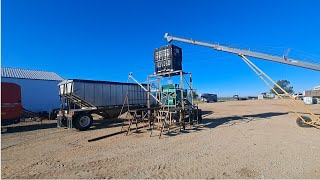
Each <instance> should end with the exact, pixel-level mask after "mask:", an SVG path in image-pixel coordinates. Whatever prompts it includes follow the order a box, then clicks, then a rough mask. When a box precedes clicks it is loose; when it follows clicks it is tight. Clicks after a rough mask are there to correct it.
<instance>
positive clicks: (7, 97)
mask: <svg viewBox="0 0 320 180" xmlns="http://www.w3.org/2000/svg"><path fill="white" fill-rule="evenodd" d="M22 114H23V107H22V104H21V87H20V86H19V85H17V84H15V83H6V82H1V125H9V124H14V123H18V122H20V117H21V116H22Z"/></svg>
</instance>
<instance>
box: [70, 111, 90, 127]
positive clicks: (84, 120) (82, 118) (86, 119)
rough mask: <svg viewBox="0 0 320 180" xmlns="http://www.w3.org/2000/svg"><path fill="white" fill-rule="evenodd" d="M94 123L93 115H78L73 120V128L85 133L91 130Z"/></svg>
mask: <svg viewBox="0 0 320 180" xmlns="http://www.w3.org/2000/svg"><path fill="white" fill-rule="evenodd" d="M92 123H93V118H92V116H91V114H78V115H77V116H76V117H75V118H74V119H73V126H74V127H75V128H76V129H78V130H79V131H85V130H87V129H89V128H90V126H91V125H92Z"/></svg>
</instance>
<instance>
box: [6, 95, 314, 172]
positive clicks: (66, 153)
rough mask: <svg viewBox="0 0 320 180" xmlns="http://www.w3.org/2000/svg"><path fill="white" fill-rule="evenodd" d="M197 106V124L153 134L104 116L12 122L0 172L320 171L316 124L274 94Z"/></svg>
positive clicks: (7, 134) (312, 106)
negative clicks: (82, 124)
mask: <svg viewBox="0 0 320 180" xmlns="http://www.w3.org/2000/svg"><path fill="white" fill-rule="evenodd" d="M200 107H201V108H202V109H203V111H204V120H203V124H201V125H199V127H197V128H192V129H190V128H189V127H187V130H186V131H183V132H179V131H176V132H173V133H170V134H166V135H164V136H163V137H162V138H161V139H159V138H158V136H156V135H157V134H158V133H157V134H155V135H154V137H149V135H150V132H146V131H141V132H140V133H132V134H131V135H128V136H126V135H125V134H119V133H118V132H119V131H120V129H121V123H119V122H113V123H108V122H107V120H96V121H95V123H94V126H93V127H92V128H91V129H90V130H88V131H84V132H78V131H76V130H68V129H63V128H56V124H55V122H54V121H44V122H43V124H42V125H41V124H40V123H39V122H23V123H20V124H18V125H15V126H12V127H10V128H9V129H8V130H7V132H6V133H2V135H1V175H2V178H320V157H319V150H320V138H319V137H320V130H319V129H316V128H301V127H299V126H297V125H296V122H295V119H296V116H295V115H294V114H293V113H291V112H290V111H288V109H287V108H286V107H285V106H284V105H283V104H282V103H281V102H280V101H279V100H261V101H258V100H249V101H231V102H221V103H209V104H200ZM309 107H310V108H311V109H313V111H314V112H316V113H317V114H319V113H320V105H310V106H309ZM97 137H103V138H101V139H100V140H97V141H93V142H88V140H89V139H92V138H97Z"/></svg>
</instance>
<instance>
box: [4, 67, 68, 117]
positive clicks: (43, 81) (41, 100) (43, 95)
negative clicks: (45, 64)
mask: <svg viewBox="0 0 320 180" xmlns="http://www.w3.org/2000/svg"><path fill="white" fill-rule="evenodd" d="M61 81H63V78H61V77H60V76H59V75H57V74H56V73H54V72H45V71H36V70H26V69H18V68H1V82H11V83H16V84H18V85H19V86H20V87H21V98H22V99H21V101H22V105H23V108H24V109H26V110H28V111H32V112H40V111H47V112H50V111H51V110H52V109H58V108H59V106H60V99H59V88H58V83H60V82H61Z"/></svg>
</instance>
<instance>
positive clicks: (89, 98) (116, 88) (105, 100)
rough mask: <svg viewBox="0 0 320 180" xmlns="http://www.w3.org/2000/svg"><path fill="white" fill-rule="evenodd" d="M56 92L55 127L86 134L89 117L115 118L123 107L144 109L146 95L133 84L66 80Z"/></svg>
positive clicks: (91, 119)
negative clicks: (57, 103) (56, 124)
mask: <svg viewBox="0 0 320 180" xmlns="http://www.w3.org/2000/svg"><path fill="white" fill-rule="evenodd" d="M143 86H144V87H147V85H146V84H143ZM59 89H60V90H59V95H60V101H61V109H60V111H59V113H58V115H57V120H58V127H61V126H65V127H69V128H72V127H74V128H76V129H78V130H87V129H88V128H90V126H91V125H92V123H93V118H92V114H98V115H101V116H103V117H104V118H115V117H118V116H119V113H120V112H121V109H122V107H123V105H125V108H127V106H130V109H135V108H142V107H147V92H146V91H144V90H143V89H142V88H141V87H140V86H139V85H138V84H134V83H123V82H110V81H93V80H81V79H69V80H64V81H62V82H61V83H59ZM151 102H152V103H153V102H154V101H151Z"/></svg>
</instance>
